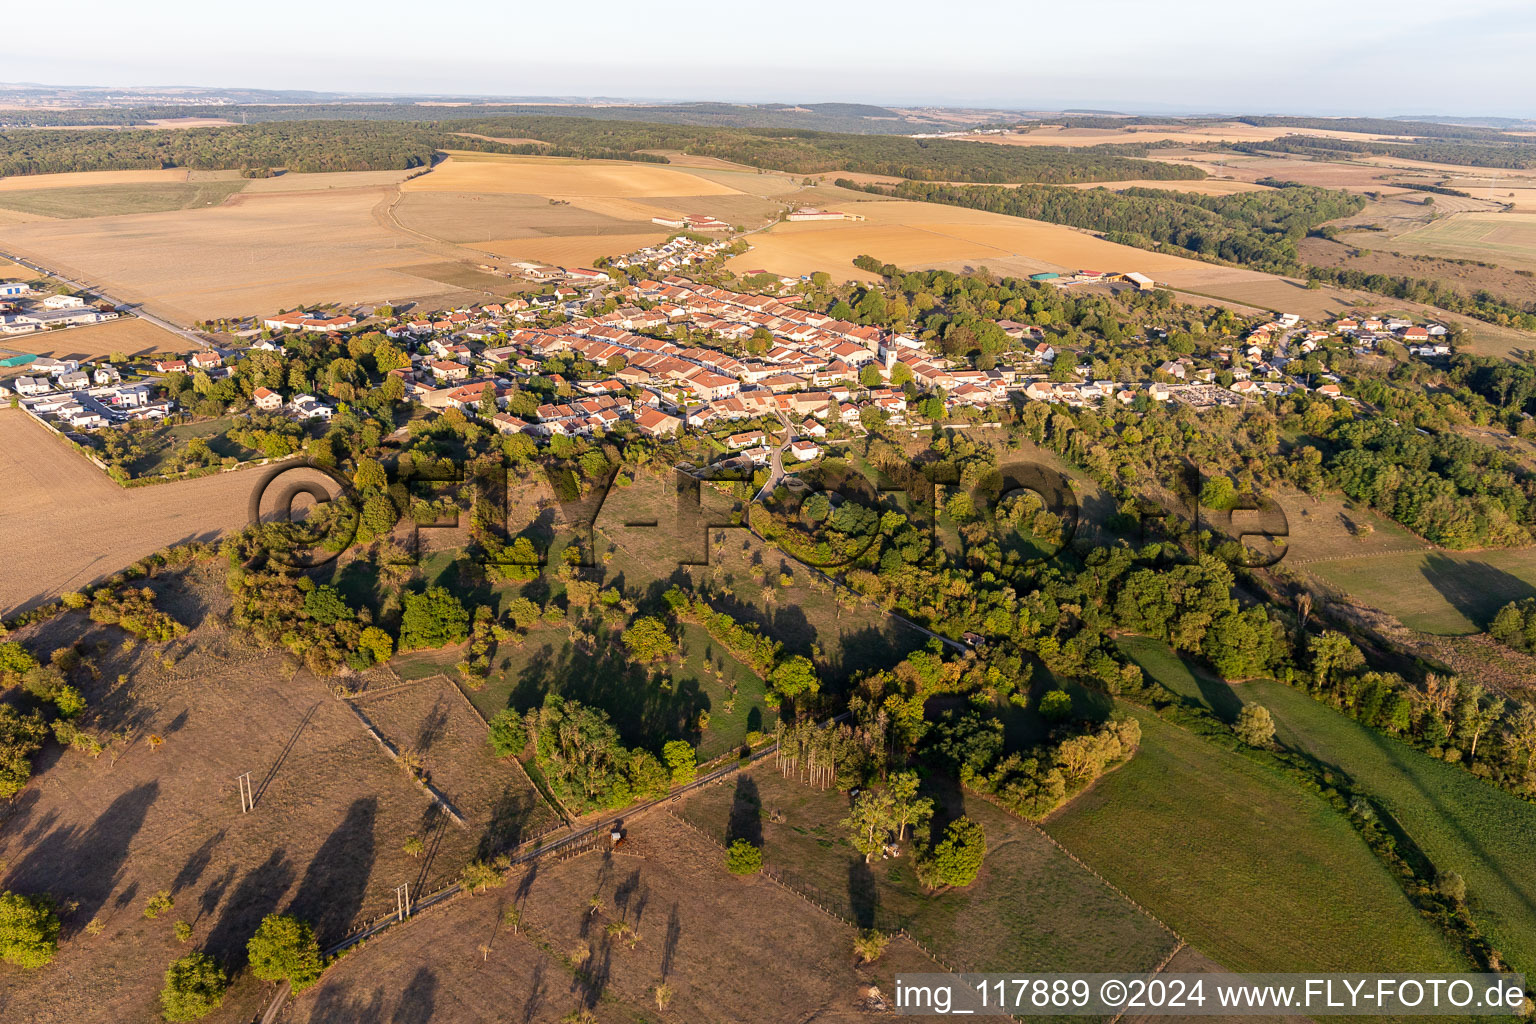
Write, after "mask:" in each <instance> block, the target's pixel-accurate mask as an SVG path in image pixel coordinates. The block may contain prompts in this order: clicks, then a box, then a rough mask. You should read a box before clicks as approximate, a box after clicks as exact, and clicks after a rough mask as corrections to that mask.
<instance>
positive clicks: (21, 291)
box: [0, 281, 32, 296]
mask: <svg viewBox="0 0 1536 1024" xmlns="http://www.w3.org/2000/svg"><path fill="white" fill-rule="evenodd" d="M31 290H32V289H30V288H28V287H27V286H26V285H24V284H19V283H18V282H15V281H0V295H6V296H10V295H25V294H27V293H28V292H29V291H31Z"/></svg>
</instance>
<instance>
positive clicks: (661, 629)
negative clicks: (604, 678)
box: [623, 615, 677, 662]
mask: <svg viewBox="0 0 1536 1024" xmlns="http://www.w3.org/2000/svg"><path fill="white" fill-rule="evenodd" d="M623 639H624V644H625V646H627V647H628V648H629V650H630V653H631V654H633V655H634V657H635V660H636V661H640V662H648V661H655V660H656V659H657V658H665V657H667V656H669V655H671V654H672V653H673V652H674V651H676V650H677V641H675V640H673V639H672V636H671V634H669V633H668V632H667V627H666V624H665V623H664V622H662V621H661V620H660V619H656V618H652V617H651V616H649V615H646V616H641V617H640V618H638V619H636V620H635V622H634V625H632V626H630V627H629V628H628V629H626V630H625V631H624V633H623Z"/></svg>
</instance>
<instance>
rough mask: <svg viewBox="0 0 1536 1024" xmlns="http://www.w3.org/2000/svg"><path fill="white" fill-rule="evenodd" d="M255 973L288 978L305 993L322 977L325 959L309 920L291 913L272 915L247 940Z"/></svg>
mask: <svg viewBox="0 0 1536 1024" xmlns="http://www.w3.org/2000/svg"><path fill="white" fill-rule="evenodd" d="M245 949H246V952H247V953H248V954H249V956H250V960H251V973H252V974H254V975H255V976H256V977H258V978H260V979H261V980H262V981H287V982H288V984H289V985H291V986H293V990H294V991H295V992H302V991H304V990H305V989H306V988H308V987H309V986H311V985H313V984H314V983H315V982H316V981H317V980H319V978H320V972H321V971H323V970H324V969H325V961H324V959H323V958H322V957H321V955H320V943H319V941H318V940H317V939H316V938H315V931H314V929H313V928H311V927H310V926H309V924H308V923H306V922H304V921H301V920H299V919H298V918H297V917H293V916H292V915H289V914H268V915H267V916H266V917H264V918H263V919H262V921H261V927H259V928H257V929H256V934H255V935H252V936H251V941H250V942H248V943H246V946H245Z"/></svg>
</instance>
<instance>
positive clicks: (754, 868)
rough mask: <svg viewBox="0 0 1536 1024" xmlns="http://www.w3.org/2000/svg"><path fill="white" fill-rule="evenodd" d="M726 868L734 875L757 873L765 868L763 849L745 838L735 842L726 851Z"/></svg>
mask: <svg viewBox="0 0 1536 1024" xmlns="http://www.w3.org/2000/svg"><path fill="white" fill-rule="evenodd" d="M725 869H726V870H727V871H729V872H730V873H731V874H733V875H755V874H757V873H758V872H759V871H761V870H762V869H763V851H762V849H761V848H759V847H756V846H753V845H752V844H751V843H749V842H747V841H746V840H745V839H738V840H736V841H735V842H733V843H732V844H731V846H730V849H728V850H726V851H725Z"/></svg>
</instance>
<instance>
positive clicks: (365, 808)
mask: <svg viewBox="0 0 1536 1024" xmlns="http://www.w3.org/2000/svg"><path fill="white" fill-rule="evenodd" d="M377 815H378V800H377V799H376V798H375V797H361V798H359V799H357V800H354V801H352V805H351V806H350V807H349V808H347V816H346V818H344V819H343V820H342V823H341V824H340V825H339V826H337V828H336V830H335V831H334V832H332V833H331V834H330V835H329V836H328V837H326V840H325V842H324V843H322V844H321V845H320V849H319V850H317V851H315V856H314V858H313V859H312V860H311V861H310V862H309V867H308V868H306V869H305V871H304V880H303V881H302V882H301V883H299V889H298V892H296V893H295V894H294V897H293V901H292V902H291V903H290V904H289V905H288V912H289V913H291V914H294V915H296V916H298V917H300V918H303V919H304V920H306V921H308V922H310V923H311V924H312V925H313V926H314V929H315V935H316V937H317V938H319V940H320V945H321V946H328V945H330V944H331V943H333V942H337V941H340V940H341V939H343V938H345V937H346V935H347V933H348V932H349V931H350V930H351V927H352V921H353V919H354V918H356V917H357V913H358V911H360V910H361V909H362V907H363V895H364V893H366V892H367V889H368V876H369V874H370V873H371V872H372V870H373V862H374V859H375V853H374V839H373V826H374V819H375V818H376V817H377Z"/></svg>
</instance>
